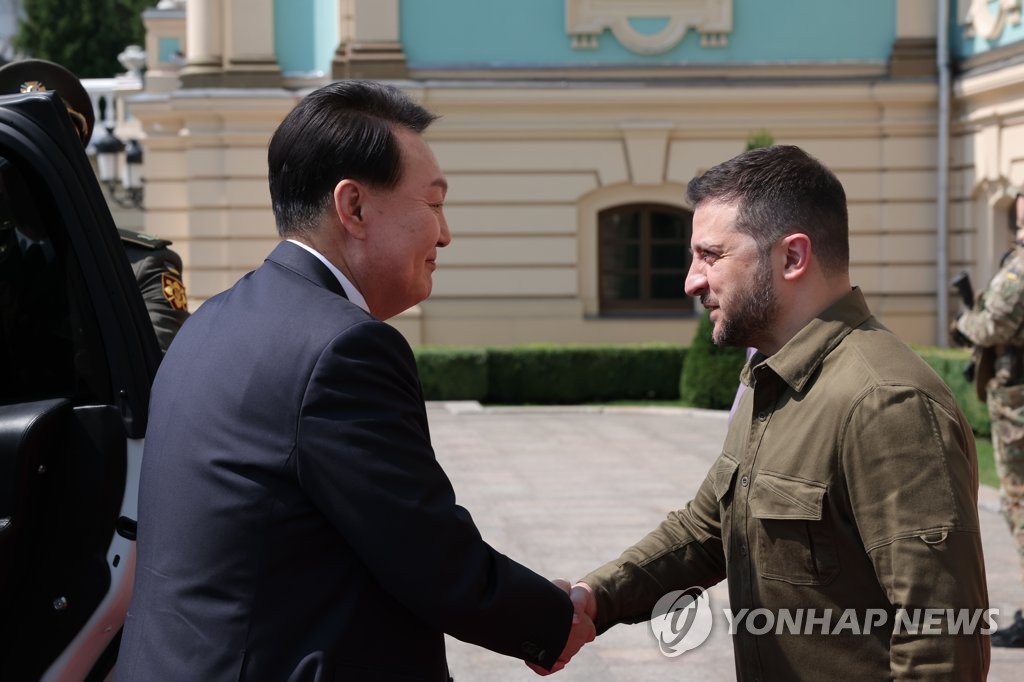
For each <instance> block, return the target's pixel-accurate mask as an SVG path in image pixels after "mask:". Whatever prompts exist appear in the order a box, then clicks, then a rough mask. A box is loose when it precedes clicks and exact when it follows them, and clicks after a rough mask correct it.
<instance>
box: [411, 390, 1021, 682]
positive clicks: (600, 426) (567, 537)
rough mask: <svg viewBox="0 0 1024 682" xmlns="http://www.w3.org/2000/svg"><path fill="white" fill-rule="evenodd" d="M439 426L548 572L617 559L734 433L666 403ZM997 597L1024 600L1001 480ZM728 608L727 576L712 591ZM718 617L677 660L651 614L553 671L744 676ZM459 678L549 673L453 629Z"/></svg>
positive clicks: (994, 531)
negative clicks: (457, 636) (657, 637)
mask: <svg viewBox="0 0 1024 682" xmlns="http://www.w3.org/2000/svg"><path fill="white" fill-rule="evenodd" d="M428 412H429V418H430V427H431V435H432V437H433V442H434V448H435V450H436V452H437V456H438V459H439V460H440V461H441V463H442V465H443V466H444V467H445V470H446V471H447V472H448V474H449V476H450V477H451V479H452V482H453V484H454V486H455V491H456V494H457V495H458V498H459V502H460V504H462V505H463V506H465V507H466V508H467V509H469V511H470V512H471V513H472V514H473V518H474V519H475V520H476V523H477V525H478V526H479V527H480V529H481V531H482V533H483V535H484V538H486V539H487V540H488V541H489V542H490V543H491V544H492V545H493V546H494V547H496V548H497V549H498V550H499V551H502V552H504V553H505V554H508V555H509V556H511V557H513V558H514V559H516V560H517V561H520V562H522V563H524V564H526V565H528V566H530V567H531V568H533V569H534V570H536V571H538V572H539V573H541V574H543V575H547V576H549V577H552V578H557V577H564V578H567V579H574V578H576V577H579V576H581V575H583V574H584V573H586V572H587V571H588V570H589V569H591V568H593V567H595V566H597V565H599V564H601V563H604V562H605V561H607V560H610V559H613V558H615V557H616V556H618V555H619V553H620V551H621V550H622V549H623V548H625V547H626V546H628V545H629V544H631V543H632V542H634V541H636V540H637V539H639V538H640V537H642V536H643V535H644V534H645V533H646V532H647V531H648V530H650V529H652V528H653V527H654V526H655V525H657V524H658V523H659V522H660V521H661V520H662V519H663V518H664V516H665V514H666V512H668V511H669V510H671V509H675V508H678V507H679V506H681V505H682V504H683V503H685V502H686V501H687V500H688V499H690V498H691V497H692V496H693V494H694V493H695V492H696V490H697V487H698V486H699V485H700V482H701V481H702V480H703V478H704V476H705V474H706V473H707V471H708V468H709V467H710V465H711V463H712V462H713V461H714V459H715V457H716V456H717V454H718V451H719V448H720V445H721V443H722V441H723V439H724V435H725V429H726V421H725V414H724V413H722V412H711V411H704V410H687V409H661V408H603V409H602V408H578V407H566V408H484V409H481V408H480V407H479V406H478V405H476V404H475V403H431V404H430V405H429V407H428ZM979 507H980V512H981V523H982V531H983V540H984V543H985V553H986V557H985V558H986V565H987V567H988V577H989V593H990V597H991V602H992V606H993V607H996V608H1000V609H1001V612H1002V614H1003V616H1002V617H1003V618H1008V617H1009V616H1010V614H1011V613H1012V608H1013V607H1014V605H1015V604H1016V605H1024V587H1022V586H1021V585H1020V583H1019V582H1018V580H1017V571H1016V568H1015V559H1014V556H1013V550H1012V548H1011V544H1010V534H1009V531H1008V530H1007V529H1006V527H1005V525H1004V523H1003V521H1002V519H1001V518H1000V517H999V515H998V511H997V503H996V498H995V491H994V490H992V489H991V488H983V489H982V491H981V501H980V505H979ZM710 594H711V600H712V602H711V605H712V611H713V613H714V614H715V615H716V616H717V615H719V614H720V613H721V608H723V607H726V606H728V599H727V596H728V595H727V592H726V590H725V586H724V584H723V585H719V586H717V587H715V588H713V589H712V590H711V591H710ZM722 621H723V619H722V618H720V617H719V618H717V619H716V621H715V625H714V629H713V630H712V634H711V636H710V637H709V639H708V641H707V642H705V643H704V644H703V645H702V646H700V647H699V648H697V649H695V650H693V651H690V652H687V653H686V654H684V655H683V656H680V657H678V658H674V659H668V658H665V657H663V656H662V655H661V654H660V653H659V651H658V648H657V644H656V643H655V641H654V639H653V637H652V635H651V633H650V630H649V629H648V627H647V625H646V624H640V625H632V626H624V625H619V626H616V627H614V628H612V629H611V630H610V631H608V632H607V633H605V634H604V635H602V636H600V637H599V638H598V639H597V641H595V642H594V643H592V644H590V645H588V646H587V647H586V648H584V650H583V651H582V652H581V653H580V655H579V656H578V657H577V658H576V659H574V660H573V662H572V664H571V665H570V666H569V667H568V668H566V670H564V671H563V672H560V673H558V674H557V675H556V676H555V677H554V678H553V679H555V680H562V681H565V682H571V681H572V680H577V681H580V680H587V681H588V682H613V681H614V682H619V681H621V682H645V681H648V680H701V681H708V682H717V681H719V680H723V681H724V680H730V681H731V680H735V674H734V672H733V660H732V643H731V642H730V638H729V635H728V632H727V630H726V624H725V623H724V622H722ZM448 650H449V651H448V660H449V664H450V666H451V670H452V674H453V675H454V677H455V679H456V682H511V681H514V680H533V679H536V676H535V675H534V674H533V673H532V672H531V671H529V670H528V669H527V668H526V667H525V666H524V665H523V664H522V663H520V662H518V661H515V660H513V659H510V658H506V657H503V656H499V655H497V654H494V653H492V652H489V651H485V650H483V649H479V648H477V647H473V646H469V645H467V644H464V643H462V642H459V641H457V640H454V639H452V638H448ZM1022 669H1024V650H1005V649H1002V650H1000V649H995V650H993V664H992V671H991V674H990V675H989V680H992V681H993V682H1011V681H1015V680H1020V679H1022V673H1021V670H1022Z"/></svg>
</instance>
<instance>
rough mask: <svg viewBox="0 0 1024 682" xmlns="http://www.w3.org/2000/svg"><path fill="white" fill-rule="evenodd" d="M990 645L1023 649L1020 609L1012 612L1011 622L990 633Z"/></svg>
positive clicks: (1023, 625)
mask: <svg viewBox="0 0 1024 682" xmlns="http://www.w3.org/2000/svg"><path fill="white" fill-rule="evenodd" d="M992 646H1004V647H1011V648H1015V649H1024V614H1022V613H1021V610H1020V609H1017V613H1015V614H1013V623H1011V624H1010V625H1007V626H1006V627H1005V628H1003V629H1002V630H996V631H995V632H993V633H992Z"/></svg>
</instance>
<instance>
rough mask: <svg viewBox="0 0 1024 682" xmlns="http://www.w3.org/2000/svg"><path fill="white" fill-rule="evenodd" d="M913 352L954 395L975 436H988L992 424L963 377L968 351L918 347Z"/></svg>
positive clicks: (982, 405)
mask: <svg viewBox="0 0 1024 682" xmlns="http://www.w3.org/2000/svg"><path fill="white" fill-rule="evenodd" d="M914 350H915V351H917V354H918V355H920V356H921V357H922V358H923V359H924V361H925V362H927V363H928V364H929V365H930V366H931V368H932V369H934V370H935V373H936V374H938V375H939V376H940V377H942V380H943V381H945V382H946V385H947V386H949V388H950V390H951V391H953V395H954V396H956V401H957V403H959V404H960V409H961V410H963V411H964V414H965V415H967V421H969V422H970V423H971V428H972V429H973V430H974V433H976V434H978V435H979V436H988V435H990V434H991V433H992V422H991V420H990V419H989V416H988V407H987V406H986V405H985V403H983V402H981V401H980V400H978V396H977V394H976V393H975V392H974V384H973V383H968V381H967V379H966V378H965V377H964V367H966V366H967V363H968V361H970V352H969V351H967V350H964V349H961V348H934V347H931V346H919V347H916V348H914Z"/></svg>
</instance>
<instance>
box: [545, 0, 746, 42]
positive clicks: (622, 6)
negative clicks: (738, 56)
mask: <svg viewBox="0 0 1024 682" xmlns="http://www.w3.org/2000/svg"><path fill="white" fill-rule="evenodd" d="M630 19H668V23H667V24H666V25H665V26H664V28H662V29H661V31H659V32H658V33H654V34H650V35H648V34H644V33H641V32H639V31H637V30H636V29H635V28H633V26H632V25H631V24H630ZM690 28H695V29H697V31H699V32H700V44H701V46H702V47H725V46H726V45H727V44H728V42H729V33H731V32H732V0H630V1H627V0H565V31H566V33H567V34H568V35H569V39H570V41H571V43H572V46H573V49H577V50H593V49H596V48H597V46H598V38H599V37H600V35H601V34H602V33H603V32H604V30H605V29H609V30H611V32H612V35H614V36H615V38H616V40H618V41H619V42H620V43H622V45H623V47H625V48H626V49H628V50H630V51H632V52H635V53H637V54H662V53H664V52H668V51H669V50H671V49H672V48H673V47H675V46H676V45H678V44H679V42H680V41H681V40H682V39H683V37H684V36H685V35H686V32H687V31H688V30H689V29H690Z"/></svg>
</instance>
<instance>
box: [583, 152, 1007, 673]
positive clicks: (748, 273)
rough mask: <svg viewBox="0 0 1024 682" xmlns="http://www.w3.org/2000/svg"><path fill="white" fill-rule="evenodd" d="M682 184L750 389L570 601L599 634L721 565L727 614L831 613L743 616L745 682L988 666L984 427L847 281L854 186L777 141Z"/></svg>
mask: <svg viewBox="0 0 1024 682" xmlns="http://www.w3.org/2000/svg"><path fill="white" fill-rule="evenodd" d="M688 195H689V198H690V201H691V202H692V204H693V206H694V207H695V213H694V219H693V238H692V249H693V263H692V265H691V267H690V271H689V274H688V275H687V279H686V292H687V293H688V294H689V295H691V296H696V297H699V298H700V300H701V303H702V304H703V305H704V307H705V308H706V309H708V310H709V311H710V315H711V319H712V322H713V323H714V330H713V339H714V341H715V343H717V344H719V345H732V346H752V347H754V348H756V349H757V351H758V352H757V353H756V354H754V356H753V357H752V358H751V359H750V361H749V362H748V364H747V365H746V367H744V369H743V373H742V375H741V380H742V381H743V383H744V384H746V385H747V386H748V390H746V391H745V392H744V394H743V397H742V398H741V400H740V403H739V405H738V407H737V411H736V414H735V416H734V418H733V420H732V422H731V424H730V427H729V431H728V435H727V436H726V441H725V446H724V448H723V450H722V454H721V456H720V457H719V459H718V461H717V462H716V463H715V465H714V466H713V467H712V468H711V471H710V472H709V473H708V475H707V478H706V479H705V480H704V482H703V484H702V485H701V487H700V490H699V491H698V492H697V496H696V497H695V498H694V499H693V500H692V501H691V502H690V503H689V504H688V505H686V506H685V507H684V508H683V509H681V510H679V511H676V512H673V513H671V514H670V515H669V516H668V518H667V519H666V520H665V521H664V522H663V523H662V524H661V525H660V526H659V527H658V528H657V529H655V530H654V531H652V532H651V533H650V534H648V535H647V537H645V538H643V539H642V540H641V541H640V542H638V543H637V544H636V545H634V546H633V547H631V548H629V549H627V550H626V551H625V552H624V553H623V554H622V556H620V557H619V558H618V559H616V560H615V561H612V562H610V563H608V564H606V565H605V566H602V567H601V568H599V569H597V570H596V571H594V572H592V573H590V574H589V575H587V576H586V577H584V578H583V579H582V581H581V582H580V583H578V584H577V586H576V587H575V588H574V590H573V600H574V602H575V603H576V605H577V609H578V610H581V611H586V612H588V613H589V615H590V616H591V617H592V618H593V619H594V622H595V623H596V624H597V626H598V630H599V632H600V631H604V630H606V629H607V628H609V627H611V626H612V625H614V624H616V623H632V622H639V621H643V620H648V619H650V618H651V611H652V608H653V607H654V606H655V604H656V602H657V601H658V600H659V599H660V598H661V597H662V596H663V595H665V594H666V593H669V592H672V591H674V590H686V589H687V588H690V587H695V586H699V587H708V586H711V585H714V584H715V583H718V582H719V581H721V580H722V579H728V583H729V607H730V609H731V611H732V612H733V614H737V613H738V612H740V610H741V609H749V610H750V611H753V610H754V609H767V610H768V611H770V612H771V613H772V614H781V613H782V612H783V611H786V612H788V613H789V614H790V615H792V614H796V613H798V610H800V609H803V610H804V613H805V615H806V614H807V613H810V614H811V617H812V618H815V619H818V621H820V620H821V618H822V617H823V615H824V614H825V613H826V612H827V613H828V614H830V624H829V625H827V626H823V625H820V624H819V623H818V621H812V622H814V625H811V626H810V627H808V623H807V622H805V624H804V626H803V629H801V628H799V627H798V628H797V629H796V630H795V632H796V633H797V634H794V630H793V629H792V628H780V627H775V628H772V629H770V630H769V631H768V632H764V633H763V634H755V633H761V632H763V629H764V628H763V626H764V625H765V623H766V621H765V620H764V618H762V619H760V620H759V621H757V623H756V626H757V627H754V628H750V629H748V628H747V627H745V623H744V621H742V620H737V622H738V626H737V627H735V633H734V635H733V640H734V648H735V663H736V673H737V677H738V678H739V679H741V680H761V681H766V680H796V679H821V680H839V679H843V680H884V679H893V678H895V679H903V678H914V679H924V678H927V679H932V678H942V679H955V680H983V679H984V678H985V675H986V673H987V670H988V665H989V638H988V636H987V634H986V633H987V632H988V631H989V630H988V629H986V626H987V625H988V626H991V624H992V623H991V619H990V613H989V612H986V609H988V594H987V588H986V585H985V567H984V560H983V557H982V550H981V538H980V535H979V526H978V513H977V490H978V470H977V461H976V457H975V450H974V440H973V436H972V434H971V430H970V427H969V426H968V423H967V420H966V418H965V417H964V415H963V414H962V413H961V411H960V409H959V408H958V407H957V404H956V401H955V399H954V397H953V395H952V394H951V392H950V391H949V389H948V388H947V387H946V385H945V384H944V383H943V382H942V381H941V380H940V379H939V377H938V376H936V375H935V373H934V372H932V371H931V369H929V368H928V366H927V365H926V364H925V363H924V362H923V361H922V360H921V359H920V358H919V357H918V356H917V355H916V354H915V353H914V352H913V351H912V350H910V349H909V348H908V347H907V346H906V345H904V344H903V343H902V342H901V341H900V340H899V339H898V338H896V336H895V335H893V334H892V333H891V332H890V331H888V330H887V329H886V328H885V327H883V326H882V325H881V324H880V323H879V322H878V321H877V320H876V319H875V318H874V317H872V316H871V313H870V312H869V310H868V308H867V305H866V303H865V301H864V296H863V295H862V294H861V292H860V290H859V289H857V288H852V287H851V284H850V278H849V267H848V266H849V245H848V226H847V212H846V196H845V193H844V191H843V188H842V185H841V184H840V183H839V181H838V180H837V179H836V177H835V176H834V175H833V174H832V173H831V172H830V171H829V170H828V169H827V168H825V167H824V166H823V165H822V164H820V163H819V162H818V161H817V160H815V159H813V158H811V157H809V156H808V155H807V154H805V153H804V152H803V151H801V150H800V149H798V148H797V147H789V146H775V147H768V148H764V149H756V150H753V151H749V152H746V153H744V154H741V155H740V156H738V157H736V158H734V159H732V160H730V161H727V162H725V163H723V164H720V165H719V166H716V167H715V168H712V169H711V170H709V171H707V172H706V173H705V174H704V175H702V176H700V177H698V178H696V179H694V180H693V181H692V182H691V183H690V185H689V188H688ZM811 609H813V610H814V611H813V612H811V611H810V610H811ZM925 609H941V610H942V611H933V612H926V611H924V610H925ZM946 609H953V610H954V611H953V612H950V614H949V615H950V616H951V617H953V618H958V617H965V618H967V619H968V620H967V622H968V623H973V626H971V627H967V626H964V625H963V624H962V626H961V629H960V633H961V634H957V635H953V634H948V633H947V634H933V633H934V632H936V631H937V630H942V631H943V632H947V630H946V628H947V622H948V620H949V619H948V618H947V613H946ZM961 609H962V610H966V611H964V612H961V611H957V610H961ZM844 614H845V615H844ZM929 614H931V615H929ZM983 614H985V615H983ZM714 615H715V617H719V616H720V612H719V613H715V614H714ZM979 616H981V617H979ZM844 617H845V618H847V621H846V626H845V627H840V621H841V619H842V618H844ZM733 618H734V620H736V619H737V617H736V616H734V617H733ZM914 618H917V619H918V620H917V621H916V625H915V621H914ZM897 624H898V626H897ZM925 624H927V627H926V626H925ZM950 629H953V630H956V628H955V626H951V627H950ZM751 630H753V632H752V631H751ZM965 631H967V632H970V634H963V632H965Z"/></svg>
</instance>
